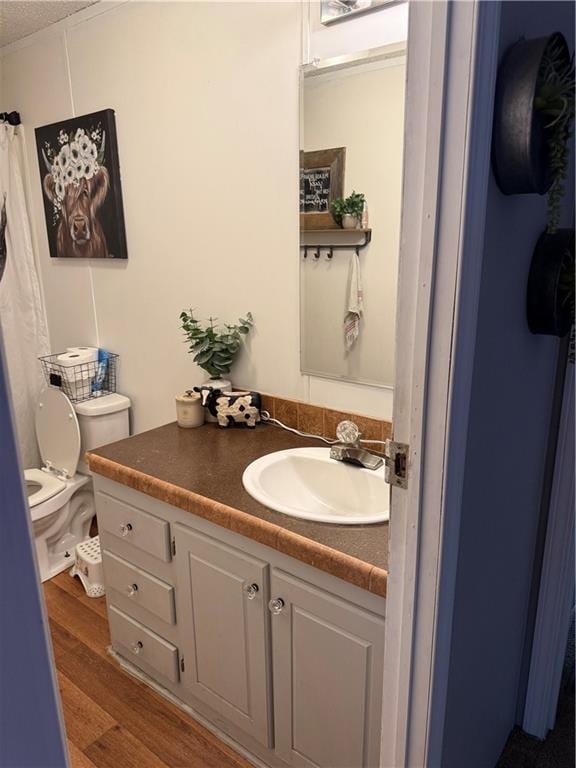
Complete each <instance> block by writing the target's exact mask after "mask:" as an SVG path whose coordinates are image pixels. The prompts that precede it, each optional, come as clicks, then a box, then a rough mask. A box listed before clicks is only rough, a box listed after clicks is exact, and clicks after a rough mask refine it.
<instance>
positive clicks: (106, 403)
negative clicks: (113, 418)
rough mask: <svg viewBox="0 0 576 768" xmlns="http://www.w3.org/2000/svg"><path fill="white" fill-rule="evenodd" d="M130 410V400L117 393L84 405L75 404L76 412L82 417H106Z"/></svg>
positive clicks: (85, 401)
mask: <svg viewBox="0 0 576 768" xmlns="http://www.w3.org/2000/svg"><path fill="white" fill-rule="evenodd" d="M127 408H130V398H128V397H126V396H125V395H119V394H118V393H117V392H115V393H113V394H111V395H102V397H93V398H92V399H91V400H84V402H83V403H75V405H74V410H75V411H76V413H77V414H79V415H80V416H105V415H106V414H107V413H117V412H118V411H125V410H126V409H127Z"/></svg>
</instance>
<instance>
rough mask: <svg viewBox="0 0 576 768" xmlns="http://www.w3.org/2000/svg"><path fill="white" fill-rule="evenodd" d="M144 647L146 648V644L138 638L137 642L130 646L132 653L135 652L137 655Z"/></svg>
mask: <svg viewBox="0 0 576 768" xmlns="http://www.w3.org/2000/svg"><path fill="white" fill-rule="evenodd" d="M142 648H144V644H143V643H142V642H141V641H140V640H138V642H137V643H132V645H131V646H130V649H131V650H132V653H135V654H136V655H138V654H139V653H140V651H141V650H142Z"/></svg>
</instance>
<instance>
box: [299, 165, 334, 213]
mask: <svg viewBox="0 0 576 768" xmlns="http://www.w3.org/2000/svg"><path fill="white" fill-rule="evenodd" d="M331 175H332V172H331V169H330V168H301V169H300V213H329V211H330V177H331Z"/></svg>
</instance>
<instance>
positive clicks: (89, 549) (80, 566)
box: [70, 536, 106, 597]
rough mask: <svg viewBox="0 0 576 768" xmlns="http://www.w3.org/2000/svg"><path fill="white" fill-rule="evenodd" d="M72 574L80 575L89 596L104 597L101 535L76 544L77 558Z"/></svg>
mask: <svg viewBox="0 0 576 768" xmlns="http://www.w3.org/2000/svg"><path fill="white" fill-rule="evenodd" d="M70 576H78V578H79V579H80V581H81V582H82V585H83V586H84V589H85V590H86V594H87V595H88V597H102V595H104V594H105V592H106V590H105V589H104V572H103V569H102V553H101V552H100V536H94V537H93V538H92V539H87V540H86V541H83V542H82V543H81V544H77V545H76V560H75V562H74V565H73V566H72V570H71V571H70Z"/></svg>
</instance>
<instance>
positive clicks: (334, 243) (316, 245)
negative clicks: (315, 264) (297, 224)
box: [300, 229, 372, 259]
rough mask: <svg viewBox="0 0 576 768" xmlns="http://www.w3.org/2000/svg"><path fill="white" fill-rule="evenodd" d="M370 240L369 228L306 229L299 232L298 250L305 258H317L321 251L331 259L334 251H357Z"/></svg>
mask: <svg viewBox="0 0 576 768" xmlns="http://www.w3.org/2000/svg"><path fill="white" fill-rule="evenodd" d="M371 240H372V230H371V229H306V230H302V231H301V232H300V250H302V251H303V252H304V258H305V259H307V258H308V256H309V255H310V254H311V255H312V257H313V258H314V259H319V258H320V254H321V252H322V251H326V256H327V258H328V259H331V258H332V256H333V255H334V251H344V250H346V251H354V250H355V251H356V253H359V251H360V250H361V249H362V248H366V246H367V245H368V244H369V242H370V241H371Z"/></svg>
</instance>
